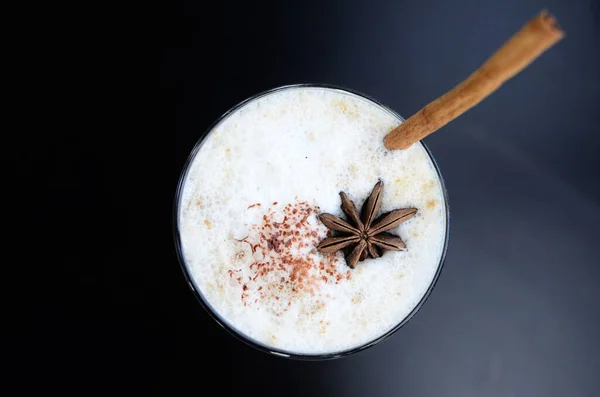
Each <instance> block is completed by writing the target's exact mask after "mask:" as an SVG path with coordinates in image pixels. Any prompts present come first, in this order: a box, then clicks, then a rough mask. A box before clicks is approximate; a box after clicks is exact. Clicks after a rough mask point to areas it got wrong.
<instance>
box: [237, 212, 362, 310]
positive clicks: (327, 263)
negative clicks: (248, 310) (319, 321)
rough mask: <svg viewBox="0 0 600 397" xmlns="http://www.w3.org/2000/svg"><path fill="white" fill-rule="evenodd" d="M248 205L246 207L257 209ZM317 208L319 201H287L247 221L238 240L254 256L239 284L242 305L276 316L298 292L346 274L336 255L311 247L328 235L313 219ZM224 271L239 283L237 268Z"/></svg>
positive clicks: (308, 291) (346, 277) (313, 289)
mask: <svg viewBox="0 0 600 397" xmlns="http://www.w3.org/2000/svg"><path fill="white" fill-rule="evenodd" d="M273 204H274V205H276V204H277V202H275V203H273ZM252 207H254V206H251V207H249V208H248V210H250V211H251V210H256V209H252ZM319 213H320V209H319V207H318V206H314V205H310V204H309V203H308V202H305V201H296V202H294V203H290V204H287V205H286V206H285V207H284V208H283V210H282V209H281V207H277V208H276V207H271V208H269V210H268V211H267V212H266V213H265V214H264V215H263V217H262V221H261V222H260V223H257V224H254V225H252V226H250V232H249V234H248V236H246V237H245V238H243V239H241V240H237V241H238V242H239V243H240V244H247V247H248V248H250V250H251V252H252V258H253V262H252V263H251V264H250V266H249V267H248V268H247V269H244V271H243V273H244V274H245V275H247V277H244V278H243V279H244V280H245V282H242V283H240V284H241V299H242V302H243V304H244V306H256V308H257V309H260V308H263V307H264V308H266V309H267V310H270V311H272V312H273V314H274V315H276V316H280V315H281V314H283V313H285V312H286V311H288V310H289V308H290V307H291V306H292V305H293V303H294V302H295V301H297V300H298V299H301V298H302V296H303V295H306V294H310V295H312V296H318V295H320V294H321V292H320V289H321V286H323V285H324V284H338V283H340V282H342V281H345V280H349V279H350V272H351V271H350V269H348V268H347V266H345V265H344V262H343V258H342V256H341V255H338V254H335V253H334V254H327V255H323V254H321V253H319V252H317V250H316V246H317V244H318V243H319V242H320V241H321V240H322V239H323V238H324V237H325V236H326V235H327V229H326V228H325V227H324V226H323V225H322V224H321V223H320V222H318V220H317V215H318V214H319ZM229 276H230V277H231V278H232V279H233V280H235V281H236V282H239V281H238V280H237V277H239V274H238V272H233V271H230V272H229Z"/></svg>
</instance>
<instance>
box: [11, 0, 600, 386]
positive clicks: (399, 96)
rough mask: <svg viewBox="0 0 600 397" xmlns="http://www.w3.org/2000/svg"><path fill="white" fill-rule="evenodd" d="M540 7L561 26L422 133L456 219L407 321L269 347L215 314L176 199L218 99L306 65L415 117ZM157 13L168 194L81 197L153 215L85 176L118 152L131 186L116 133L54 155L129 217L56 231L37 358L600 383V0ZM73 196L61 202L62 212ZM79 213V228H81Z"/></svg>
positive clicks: (273, 374) (295, 5) (123, 375)
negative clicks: (353, 339)
mask: <svg viewBox="0 0 600 397" xmlns="http://www.w3.org/2000/svg"><path fill="white" fill-rule="evenodd" d="M545 7H547V8H548V9H549V10H550V11H551V12H552V13H553V14H554V15H555V16H556V17H557V18H558V20H559V23H560V24H561V26H562V27H563V28H564V29H565V30H566V32H567V35H566V37H565V39H564V40H562V41H561V42H560V43H558V44H557V45H556V46H555V47H554V48H552V49H551V50H550V51H548V52H547V53H545V54H543V55H542V56H541V57H540V58H539V59H538V60H536V61H535V62H534V63H533V64H532V65H530V66H529V67H528V68H527V69H525V70H524V71H523V72H522V73H520V74H519V75H517V76H516V77H514V78H513V79H512V80H510V81H508V82H507V83H506V84H505V85H504V86H502V87H501V88H500V89H499V90H498V91H497V92H496V93H494V94H493V95H492V96H490V97H489V98H488V99H486V100H485V101H484V102H482V103H481V104H480V105H478V106H477V107H476V108H474V109H472V110H470V111H469V112H467V113H466V114H464V115H463V116H461V117H460V118H459V119H457V120H455V121H453V122H452V123H450V124H448V125H447V126H446V127H444V128H443V129H442V130H440V131H438V132H436V133H435V134H433V135H432V136H430V137H428V138H426V140H425V142H426V144H427V145H428V146H429V148H430V149H431V150H432V152H433V154H434V156H435V158H436V160H437V162H438V164H439V166H440V169H441V171H442V174H443V176H444V178H445V181H446V185H447V188H448V194H449V201H450V206H451V214H452V228H451V237H450V244H449V250H448V255H447V259H446V263H445V267H444V270H443V272H442V274H441V277H440V279H439V281H438V284H437V285H436V287H435V289H434V291H433V293H432V295H431V296H430V298H429V299H428V300H427V302H426V303H425V305H424V306H423V307H422V309H421V310H420V311H419V312H418V313H417V315H416V316H415V317H414V318H413V319H412V320H411V321H410V322H409V323H408V324H407V325H406V326H405V327H404V328H402V329H401V330H400V331H399V332H397V333H396V334H394V335H393V336H392V337H391V338H390V339H388V340H386V341H384V342H383V343H381V344H379V345H377V346H375V347H372V348H370V349H368V350H366V351H364V352H361V353H358V354H355V355H352V356H350V357H346V358H343V359H339V360H332V361H325V362H300V361H293V360H287V359H283V358H278V357H274V356H269V355H267V354H264V353H262V352H259V351H256V350H254V349H252V348H251V347H248V346H246V345H244V344H243V343H241V342H239V341H238V340H236V339H235V338H233V337H231V336H230V335H229V334H228V333H226V332H225V331H224V330H222V329H221V328H220V327H219V326H218V325H217V324H216V323H215V322H214V321H212V320H211V318H210V317H209V316H208V315H207V314H206V313H205V312H204V311H203V309H202V308H201V307H200V305H199V304H198V303H197V302H196V299H195V297H194V296H193V294H192V292H191V291H190V290H189V288H188V286H187V284H186V282H185V279H184V277H183V274H182V272H181V269H180V266H179V263H178V260H177V257H176V255H175V248H174V244H173V239H172V203H173V197H174V193H175V188H176V185H177V181H178V178H179V174H180V172H181V170H182V167H183V165H184V162H185V160H186V158H187V156H188V154H189V152H190V151H191V149H192V147H193V146H194V144H195V143H196V141H197V140H198V139H199V137H200V136H201V134H202V133H203V132H204V130H205V129H206V128H208V126H209V125H210V124H211V123H212V122H213V121H214V120H215V119H217V118H218V117H219V116H220V115H221V114H222V113H224V112H225V111H227V110H228V109H229V108H231V107H232V106H234V105H235V104H237V103H238V102H240V101H242V100H244V99H246V98H248V97H250V96H252V95H254V94H256V93H258V92H260V91H264V90H267V89H270V88H274V87H277V86H281V85H287V84H295V83H326V84H333V85H338V86H342V87H348V88H351V89H354V90H357V91H360V92H363V93H365V94H367V95H369V96H372V97H374V98H376V99H378V100H379V101H381V102H383V103H384V104H386V105H388V106H389V107H390V108H392V109H394V110H395V111H397V112H398V113H399V114H401V115H403V116H405V117H408V116H410V115H411V114H413V113H414V112H416V111H417V110H419V109H420V108H421V107H422V106H424V105H425V104H427V103H428V102H429V101H430V100H432V99H434V98H436V97H437V96H439V95H441V94H442V93H444V92H445V91H447V90H448V89H450V88H452V87H453V86H454V85H455V84H456V83H458V82H459V81H461V80H462V79H464V78H465V77H466V76H467V75H468V74H469V73H470V72H472V71H473V70H475V69H476V68H477V67H478V66H479V65H480V64H481V63H482V62H483V61H484V60H485V59H486V58H487V57H488V56H489V55H491V53H492V52H493V51H494V50H495V49H496V48H498V47H499V46H500V45H501V44H502V43H503V42H504V41H505V40H506V39H507V38H508V37H510V35H512V34H513V33H514V32H515V31H517V30H518V29H519V28H520V27H521V26H522V25H523V24H524V23H525V22H526V20H528V19H529V18H530V17H532V16H533V15H535V14H537V13H538V12H539V11H540V10H541V9H543V8H545ZM161 13H162V18H161V19H160V20H158V21H157V22H156V25H157V26H158V28H159V32H160V36H159V39H160V46H161V49H160V50H161V56H162V58H161V65H160V74H161V76H160V96H161V98H160V102H159V108H160V114H158V115H156V114H150V112H147V113H146V114H145V115H144V117H145V118H150V119H152V118H153V117H155V116H159V117H160V120H161V121H164V123H163V124H161V128H160V130H159V132H158V135H156V136H157V137H158V138H151V137H148V138H147V140H152V139H155V140H156V139H157V142H159V143H161V144H163V143H164V145H163V147H162V148H161V150H162V151H159V152H158V154H157V156H156V157H155V158H156V161H161V160H162V163H160V164H166V166H165V167H163V168H162V170H161V171H160V176H161V178H156V180H155V181H154V182H153V183H148V184H145V185H143V186H141V189H142V190H143V191H145V196H144V198H143V199H142V200H138V201H143V200H145V198H148V200H152V199H156V198H158V201H157V206H155V207H153V208H149V209H148V208H146V207H144V210H143V211H144V212H143V213H142V214H141V215H142V216H140V218H144V219H145V221H146V223H145V224H142V223H140V224H137V223H134V222H129V223H128V221H125V220H124V219H123V218H119V216H117V215H114V214H113V215H108V216H106V217H105V219H100V216H99V215H97V214H95V213H94V211H92V210H85V209H83V208H87V207H86V206H87V205H90V206H92V207H90V208H100V207H102V206H106V205H108V204H107V203H113V204H114V203H117V202H118V203H119V204H118V206H119V209H124V210H125V211H130V212H132V213H136V212H138V214H136V215H140V214H139V212H140V211H141V210H138V209H136V207H135V205H134V202H131V203H132V204H131V206H130V202H129V201H128V200H124V199H123V195H122V194H121V193H120V190H119V188H114V189H113V190H111V193H110V197H112V198H111V199H109V200H108V201H106V202H101V201H100V200H99V199H97V200H96V199H94V197H95V196H94V194H95V192H96V189H97V187H96V185H94V184H93V183H91V182H89V183H88V182H86V181H87V180H88V176H89V175H90V174H91V173H94V172H95V173H97V174H98V175H100V174H102V173H103V172H106V174H105V177H106V178H107V179H112V180H113V181H117V182H119V183H120V185H119V186H120V188H123V189H125V188H126V187H127V186H128V185H129V181H132V180H133V179H135V178H132V177H131V175H129V174H128V173H127V172H126V171H124V170H123V169H122V168H120V166H117V165H115V164H117V162H118V154H116V153H115V155H114V156H113V155H112V154H111V155H110V156H109V155H106V156H105V158H103V160H104V161H106V162H107V164H108V166H107V168H106V169H105V170H102V169H100V168H97V167H100V166H97V167H96V166H94V165H93V164H91V161H90V160H89V159H88V157H86V152H85V150H83V151H81V152H80V151H70V156H71V157H68V156H67V157H65V156H63V157H60V158H59V159H55V161H54V163H52V164H50V165H49V166H48V173H49V175H51V176H52V175H54V176H53V177H52V178H54V179H51V182H48V186H52V188H53V189H63V190H64V191H66V192H69V189H70V187H69V186H70V185H69V183H68V182H67V179H64V178H62V177H60V176H61V175H67V174H68V175H71V176H72V177H73V178H77V179H79V180H80V181H82V183H84V184H86V183H87V185H85V186H87V187H86V190H85V191H86V192H87V194H88V195H87V196H86V198H85V200H86V201H85V203H86V206H84V205H81V206H80V208H81V209H82V210H81V211H80V212H78V213H77V216H80V217H83V218H85V219H86V220H87V221H90V222H92V221H94V222H95V221H99V222H107V223H112V224H114V225H118V226H116V227H114V228H113V229H112V231H111V234H110V236H109V237H110V238H109V240H111V241H112V242H113V243H112V244H111V243H109V244H107V245H106V246H105V247H104V248H103V249H102V250H101V251H98V252H99V253H98V258H96V259H97V260H95V259H94V258H92V257H94V255H89V251H86V250H87V248H86V249H85V250H84V249H82V250H79V251H74V250H64V251H60V254H59V255H58V257H59V258H60V260H61V263H63V264H62V265H60V266H58V267H54V268H52V269H50V270H48V269H46V270H45V273H44V274H45V275H50V273H52V274H53V275H54V276H56V275H58V276H59V277H55V278H56V279H58V278H61V279H63V280H64V281H62V282H61V283H59V284H56V285H55V286H46V287H45V289H44V292H45V294H46V295H45V298H44V299H40V300H38V301H37V303H36V307H37V309H36V310H34V311H32V312H29V313H27V314H26V315H24V316H23V317H24V322H23V323H21V324H22V327H21V328H20V329H19V331H18V332H19V334H20V336H22V337H23V340H27V343H26V344H23V345H15V346H17V347H18V348H23V349H25V350H23V352H27V355H23V354H21V355H16V356H19V357H20V359H22V362H20V364H23V365H24V366H23V368H27V366H28V365H29V364H32V363H36V364H37V366H36V368H37V369H41V370H42V371H40V372H42V373H43V372H44V370H45V369H46V370H52V369H53V370H54V372H52V376H51V377H49V378H51V379H47V381H51V382H52V384H54V385H65V384H70V383H72V382H74V381H76V380H78V381H81V383H82V384H83V385H84V387H86V389H82V390H95V389H97V388H100V387H102V386H108V388H109V389H110V390H114V391H116V392H115V393H114V394H118V393H117V392H118V391H122V390H125V388H124V387H125V386H123V385H124V384H126V385H127V386H130V387H132V389H131V390H132V391H133V392H134V395H137V394H138V393H140V394H141V392H142V389H145V390H148V389H149V390H151V391H155V392H159V393H160V394H165V395H180V394H183V392H184V391H189V392H192V393H195V394H199V395H202V394H208V393H207V392H205V391H204V390H206V389H205V387H206V385H208V384H212V383H214V384H215V385H217V388H218V389H219V390H220V391H219V393H218V394H219V395H234V396H247V395H249V394H251V395H258V394H262V395H273V396H319V395H336V396H337V395H339V396H392V395H393V396H460V397H464V396H502V397H509V396H526V397H532V396H543V397H553V396H556V397H566V396H582V397H583V396H589V397H592V396H598V395H600V340H599V339H600V288H598V284H599V281H600V260H599V259H598V258H599V256H598V253H597V251H596V249H598V247H599V246H600V245H599V244H598V238H599V237H600V233H599V232H598V225H599V224H600V183H599V182H600V181H599V172H600V156H598V153H600V134H599V132H600V128H599V125H600V3H599V2H597V1H595V0H587V1H583V0H570V1H566V0H547V1H541V0H508V1H492V0H461V1H457V2H448V1H444V0H424V1H411V2H408V1H393V0H385V1H360V0H347V1H324V2H321V1H316V0H306V1H297V2H289V1H267V2H246V1H235V0H234V1H230V2H222V3H220V4H216V3H215V4H211V5H210V7H208V6H206V5H205V4H204V2H192V1H189V2H178V3H174V2H169V3H167V2H165V3H164V4H163V7H162V8H161ZM138 33H139V32H138ZM143 36H144V35H143V32H141V33H140V35H139V37H143ZM131 45H132V46H133V47H135V46H136V45H137V44H136V42H133V43H132V44H131ZM133 47H132V48H133ZM174 141H175V160H174V161H172V160H171V158H172V157H171V156H172V155H173V149H172V148H173V142H174ZM165 159H167V160H168V161H165ZM80 161H83V162H85V161H88V162H89V163H90V164H87V167H86V168H81V167H79V166H78V165H77V164H78V163H79V162H80ZM113 161H114V164H113V165H112V166H111V165H110V164H111V162H113ZM157 164H158V163H157ZM149 166H151V164H150V163H149ZM155 168H157V167H155ZM82 169H85V170H86V171H85V175H83V172H84V171H82ZM137 170H138V171H139V167H138V168H137ZM119 178H120V179H119ZM49 181H50V179H49ZM163 181H164V183H163ZM131 183H133V182H131ZM71 197H72V199H71V200H79V198H78V197H79V196H77V195H71ZM82 200H83V199H82ZM111 200H113V201H111ZM71 203H72V202H65V201H61V200H59V199H55V201H53V202H51V203H50V204H52V205H55V206H57V207H58V208H59V209H60V210H63V211H64V213H65V214H68V213H69V206H70V205H71ZM50 204H44V205H48V206H50ZM113 204H110V205H113ZM115 205H116V204H115ZM115 208H116V207H115ZM109 214H110V213H109ZM56 219H57V221H59V220H60V219H59V218H56ZM149 224H152V225H151V226H154V229H152V230H156V233H155V235H154V236H153V237H154V239H153V240H152V241H153V243H152V244H150V243H149V242H148V243H146V244H145V247H144V244H142V247H144V248H145V249H142V250H137V251H133V250H128V249H120V250H117V249H113V248H112V247H113V246H115V245H117V244H119V243H121V242H124V241H126V240H127V238H128V234H129V235H135V234H140V233H143V232H144V230H143V229H145V228H146V225H149ZM49 230H50V229H49ZM77 230H78V229H74V230H72V231H75V233H71V234H70V237H69V239H70V240H69V241H70V244H72V245H73V246H75V245H81V246H83V247H88V246H87V245H86V244H87V243H88V241H87V240H86V239H87V238H88V236H86V235H85V234H83V233H77ZM149 241H150V240H149ZM155 242H156V243H155ZM141 251H145V252H146V253H148V252H150V253H151V254H150V255H142V254H141V253H140V254H139V255H138V252H141ZM124 252H127V253H128V254H127V256H121V254H123V253H124ZM24 254H25V255H26V254H27V253H26V252H25V253H24ZM154 254H155V255H154ZM93 260H94V266H93V267H90V266H84V265H83V264H85V265H87V264H88V263H89V262H90V261H93ZM38 284H39V285H40V286H41V285H43V284H44V283H43V282H40V283H38ZM40 330H42V331H43V332H40ZM24 346H27V347H24ZM20 359H19V360H20ZM19 360H17V361H19ZM17 361H16V362H17ZM15 365H17V364H15ZM145 390H144V391H145ZM135 391H137V392H138V393H135ZM85 394H86V393H85V392H83V395H85ZM80 395H81V394H80ZM105 395H106V394H105ZM210 395H212V393H211V394H210Z"/></svg>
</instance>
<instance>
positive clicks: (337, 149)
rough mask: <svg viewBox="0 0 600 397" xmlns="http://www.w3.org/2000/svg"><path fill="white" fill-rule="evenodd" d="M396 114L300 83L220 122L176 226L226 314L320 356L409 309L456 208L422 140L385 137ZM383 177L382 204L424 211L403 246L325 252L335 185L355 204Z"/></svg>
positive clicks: (199, 281)
mask: <svg viewBox="0 0 600 397" xmlns="http://www.w3.org/2000/svg"><path fill="white" fill-rule="evenodd" d="M399 123H400V120H398V119H397V118H396V117H395V116H393V115H392V114H390V113H389V112H388V111H386V110H385V109H383V108H381V107H379V106H377V105H375V104H373V103H372V102H370V101H368V100H366V99H363V98H361V97H358V96H355V95H353V94H349V93H346V92H344V91H339V90H334V89H324V88H297V87H295V88H288V89H285V90H282V91H278V92H275V93H271V94H268V95H267V96H264V97H261V98H259V99H255V100H253V101H251V102H250V103H248V104H246V105H244V106H243V107H242V108H241V109H239V110H237V111H235V112H234V113H232V114H230V115H229V116H228V117H226V118H225V119H224V120H223V121H222V122H221V123H220V124H219V125H217V126H216V127H215V128H214V129H213V131H212V132H211V133H210V134H209V135H208V137H207V138H206V139H205V141H204V143H203V145H202V147H201V149H200V150H199V151H198V153H197V155H196V157H195V159H194V160H193V162H192V164H191V166H190V169H189V172H188V174H187V177H186V180H185V185H184V188H183V191H182V197H181V202H180V211H179V231H180V235H181V242H182V250H183V254H184V257H185V261H186V263H187V266H188V268H189V270H190V273H191V275H192V278H193V281H194V282H195V284H196V287H197V289H198V290H199V291H201V294H202V295H203V297H204V299H205V300H206V301H207V302H208V303H209V305H210V306H211V307H212V308H213V310H214V311H215V312H216V313H217V314H218V315H219V317H221V318H222V320H223V321H224V322H226V323H227V324H229V325H230V326H231V327H233V328H234V329H236V330H237V331H238V332H239V333H241V334H243V335H245V336H246V337H248V338H251V339H253V340H255V341H257V342H259V343H262V344H265V345H267V346H270V347H274V348H277V349H281V350H284V351H288V352H292V353H303V354H322V353H334V352H339V351H343V350H347V349H351V348H354V347H358V346H360V345H363V344H365V343H367V342H369V341H371V340H373V339H375V338H377V337H379V336H381V335H382V334H384V333H385V332H387V331H389V330H390V329H391V328H393V327H394V326H395V325H397V324H398V323H399V322H400V321H402V320H403V319H404V318H405V317H406V316H407V315H408V314H409V313H410V312H411V311H412V309H413V308H414V307H415V306H416V305H417V304H418V302H419V301H420V300H421V298H422V297H423V295H424V294H425V292H426V291H427V289H428V287H429V285H430V284H431V281H432V279H433V277H434V275H435V273H436V270H437V268H438V266H439V260H440V257H441V255H442V251H443V243H444V237H445V229H446V222H447V219H446V212H445V203H444V197H443V193H442V190H441V184H440V181H439V179H438V177H437V174H436V171H435V169H434V166H433V164H432V163H431V161H430V159H429V156H428V155H427V153H426V152H425V150H424V149H423V147H422V146H421V145H420V144H415V145H413V146H412V147H411V148H410V149H407V150H403V151H399V150H398V151H388V150H386V149H385V147H384V146H383V137H384V136H385V135H386V134H387V133H388V132H389V131H390V130H391V129H392V128H393V127H395V126H396V125H398V124H399ZM378 179H381V180H383V182H384V183H385V188H384V194H383V202H382V207H381V212H385V211H390V210H392V209H396V208H406V207H416V208H418V213H417V215H416V216H415V217H414V218H412V219H411V220H409V221H407V222H405V223H404V224H402V225H400V226H399V227H398V228H396V229H392V230H391V231H390V232H391V233H394V234H398V235H399V236H401V238H402V239H403V240H404V242H405V243H406V245H407V250H406V251H403V252H386V253H385V254H384V255H383V257H382V258H379V259H377V260H371V259H367V260H365V261H363V262H359V264H358V265H357V268H356V269H355V270H351V269H349V268H348V267H347V266H346V265H345V262H344V260H343V257H342V256H341V254H331V255H323V254H321V253H318V252H316V250H315V249H314V247H315V244H316V243H318V242H319V241H320V240H321V239H322V238H324V237H325V235H326V231H327V229H326V228H325V227H324V226H323V225H322V224H321V223H320V221H319V220H318V219H317V217H316V215H317V214H318V213H320V212H329V213H333V214H336V215H338V216H342V217H345V216H344V215H343V214H342V212H341V210H340V198H339V194H338V193H339V192H340V191H341V190H343V191H345V192H346V193H347V194H348V195H349V197H350V198H351V199H352V200H354V201H355V202H356V204H357V206H359V208H360V206H361V205H362V202H363V200H364V199H365V198H366V197H367V196H368V194H369V193H370V191H371V189H372V188H373V185H374V184H375V183H376V182H377V180H378ZM294 210H296V212H295V213H294ZM296 231H297V232H298V233H296Z"/></svg>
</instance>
